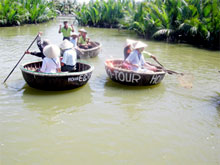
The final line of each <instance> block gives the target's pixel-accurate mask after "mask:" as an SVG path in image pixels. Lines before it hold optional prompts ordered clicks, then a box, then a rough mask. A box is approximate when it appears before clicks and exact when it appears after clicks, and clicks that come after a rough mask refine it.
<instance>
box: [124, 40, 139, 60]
mask: <svg viewBox="0 0 220 165" xmlns="http://www.w3.org/2000/svg"><path fill="white" fill-rule="evenodd" d="M136 42H137V41H135V40H130V39H127V40H126V46H125V48H124V60H125V59H126V58H127V57H128V56H129V54H130V53H131V51H132V50H133V47H134V44H135V43H136Z"/></svg>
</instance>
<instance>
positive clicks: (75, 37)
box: [70, 32, 78, 47]
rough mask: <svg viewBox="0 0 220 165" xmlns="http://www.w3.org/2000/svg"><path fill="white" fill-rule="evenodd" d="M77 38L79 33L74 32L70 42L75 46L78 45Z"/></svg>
mask: <svg viewBox="0 0 220 165" xmlns="http://www.w3.org/2000/svg"><path fill="white" fill-rule="evenodd" d="M77 39H78V34H77V33H76V32H74V33H72V34H71V38H70V42H71V43H72V44H73V46H74V47H77Z"/></svg>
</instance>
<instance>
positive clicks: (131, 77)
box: [107, 69, 141, 83]
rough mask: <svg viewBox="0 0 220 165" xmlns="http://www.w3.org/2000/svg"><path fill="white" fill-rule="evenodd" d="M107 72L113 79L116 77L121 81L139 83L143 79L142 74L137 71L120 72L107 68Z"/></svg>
mask: <svg viewBox="0 0 220 165" xmlns="http://www.w3.org/2000/svg"><path fill="white" fill-rule="evenodd" d="M107 73H108V75H109V76H110V78H111V79H115V80H117V81H121V82H131V83H138V81H139V80H140V79H141V76H140V75H139V74H136V73H132V72H131V73H128V72H120V71H118V70H111V69H107Z"/></svg>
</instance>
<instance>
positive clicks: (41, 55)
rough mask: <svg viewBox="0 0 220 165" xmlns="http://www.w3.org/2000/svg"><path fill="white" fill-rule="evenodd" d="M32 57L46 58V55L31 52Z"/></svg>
mask: <svg viewBox="0 0 220 165" xmlns="http://www.w3.org/2000/svg"><path fill="white" fill-rule="evenodd" d="M30 54H31V55H34V56H36V57H41V58H44V57H45V56H44V54H43V53H42V52H30Z"/></svg>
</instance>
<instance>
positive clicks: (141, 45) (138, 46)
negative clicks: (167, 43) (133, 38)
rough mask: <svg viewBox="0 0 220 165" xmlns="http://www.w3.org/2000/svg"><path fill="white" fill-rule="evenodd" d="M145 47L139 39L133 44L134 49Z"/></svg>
mask: <svg viewBox="0 0 220 165" xmlns="http://www.w3.org/2000/svg"><path fill="white" fill-rule="evenodd" d="M145 47H147V44H145V43H143V42H141V41H138V42H137V43H136V44H135V45H134V49H139V48H145Z"/></svg>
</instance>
